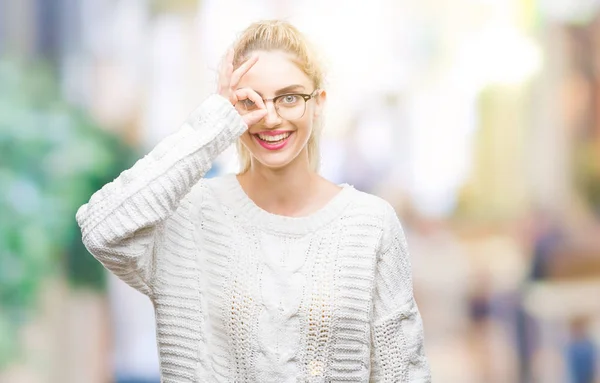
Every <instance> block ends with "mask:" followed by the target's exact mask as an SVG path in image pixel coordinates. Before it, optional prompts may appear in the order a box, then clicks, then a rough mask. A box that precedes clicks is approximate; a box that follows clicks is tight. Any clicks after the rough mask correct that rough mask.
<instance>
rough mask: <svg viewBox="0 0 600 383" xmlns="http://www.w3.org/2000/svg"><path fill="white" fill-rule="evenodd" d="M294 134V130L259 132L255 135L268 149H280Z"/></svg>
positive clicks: (261, 144)
mask: <svg viewBox="0 0 600 383" xmlns="http://www.w3.org/2000/svg"><path fill="white" fill-rule="evenodd" d="M292 134H293V132H282V133H278V134H264V133H257V134H254V135H253V136H254V138H255V139H256V141H257V142H258V143H259V144H260V146H262V147H263V148H265V149H268V150H279V149H281V148H283V147H284V146H285V145H286V144H287V143H288V141H289V138H290V136H291V135H292Z"/></svg>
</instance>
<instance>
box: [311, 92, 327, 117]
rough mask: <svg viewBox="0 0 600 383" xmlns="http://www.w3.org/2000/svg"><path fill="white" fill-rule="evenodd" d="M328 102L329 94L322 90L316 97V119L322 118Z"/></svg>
mask: <svg viewBox="0 0 600 383" xmlns="http://www.w3.org/2000/svg"><path fill="white" fill-rule="evenodd" d="M326 100H327V92H326V91H324V90H320V91H319V93H318V94H317V95H316V96H315V112H314V117H319V116H321V114H322V112H323V109H324V107H325V101H326Z"/></svg>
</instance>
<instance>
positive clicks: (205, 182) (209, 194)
mask: <svg viewBox="0 0 600 383" xmlns="http://www.w3.org/2000/svg"><path fill="white" fill-rule="evenodd" d="M232 177H235V175H233V174H222V175H218V176H213V177H209V178H201V179H200V180H199V181H198V182H197V183H196V184H195V185H194V186H193V187H192V190H191V191H190V193H189V195H188V197H187V198H188V199H189V200H190V202H192V204H194V205H200V204H206V203H210V202H211V201H215V202H216V201H218V200H220V199H221V197H224V196H226V195H230V194H232V193H234V192H235V185H234V184H233V182H232ZM215 198H216V199H215Z"/></svg>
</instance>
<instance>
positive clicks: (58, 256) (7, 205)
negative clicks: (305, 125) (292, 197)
mask: <svg viewBox="0 0 600 383" xmlns="http://www.w3.org/2000/svg"><path fill="white" fill-rule="evenodd" d="M261 18H285V19H287V20H289V21H291V22H293V23H295V24H296V25H297V26H298V27H299V28H300V29H301V30H302V31H304V32H305V33H306V34H307V35H308V36H309V38H311V39H312V40H313V41H314V42H315V43H316V44H317V46H318V48H319V49H320V51H321V53H322V55H323V60H324V62H325V64H326V67H327V69H328V72H329V77H328V79H329V80H328V88H327V90H328V92H329V98H328V100H329V103H328V115H327V123H326V129H325V136H324V144H323V170H322V172H323V174H324V175H325V176H326V177H328V178H330V179H331V180H333V181H335V182H347V183H350V184H353V185H354V186H355V187H356V188H358V189H360V190H364V191H367V192H370V193H375V194H377V195H380V196H382V197H383V198H385V199H387V200H388V201H390V202H391V203H392V204H393V205H394V206H395V207H396V208H397V211H398V214H399V216H400V218H401V220H402V222H403V225H404V227H405V230H406V233H407V236H408V243H409V247H410V250H411V259H412V265H413V270H414V283H415V295H416V299H417V302H418V304H419V307H420V310H421V314H422V316H423V319H424V324H425V341H426V352H427V355H428V357H429V360H430V363H431V367H432V372H433V377H434V382H440V383H454V382H457V383H488V382H489V383H496V382H498V383H500V382H501V383H512V382H516V383H529V382H541V383H553V382H557V383H591V382H600V378H599V377H600V374H599V373H598V372H599V367H598V361H599V358H600V357H599V355H598V351H597V349H598V346H599V345H600V223H599V221H600V1H598V0H448V1H439V0H419V1H417V0H369V1H364V0H362V1H359V0H356V1H348V0H346V1H341V0H326V1H324V0H320V1H317V0H303V1H289V0H277V1H275V0H255V1H240V0H85V1H83V0H82V1H78V0H0V382H2V383H46V382H47V383H55V382H60V383H96V382H97V383H110V382H116V383H125V382H130V383H142V382H145V383H152V382H156V383H158V382H159V377H158V361H157V356H156V346H155V330H154V323H153V320H154V317H153V311H152V307H151V304H150V302H149V301H148V300H147V299H146V298H145V297H143V296H141V295H140V294H138V293H137V292H135V291H134V290H132V289H130V288H129V287H127V286H126V285H124V284H122V283H121V282H119V281H118V280H116V279H115V278H113V277H111V276H110V275H108V273H106V272H105V271H104V269H102V267H101V265H100V264H99V263H98V262H96V261H95V260H94V259H93V257H92V256H91V255H90V254H89V253H87V251H86V250H85V248H84V247H83V245H82V244H81V235H80V232H79V230H78V227H77V225H76V222H75V212H76V210H77V208H78V207H79V206H80V205H81V204H83V203H85V202H86V201H87V200H88V199H89V197H90V196H91V194H92V193H93V192H94V191H96V190H98V189H99V188H100V187H101V186H102V185H103V184H105V183H107V182H109V181H111V180H112V179H114V178H115V177H116V176H117V175H118V174H119V173H120V172H121V171H122V170H124V169H126V168H128V167H129V166H131V165H132V164H133V162H134V161H135V160H136V159H137V158H140V157H141V156H142V155H143V154H145V153H147V152H148V151H149V150H150V149H151V148H152V147H153V146H154V145H155V144H156V143H157V142H158V141H159V140H160V139H161V138H163V137H165V136H166V135H168V134H169V133H171V132H174V131H175V130H176V129H178V127H179V125H180V124H181V123H182V122H183V121H184V120H185V118H186V117H187V115H188V114H189V113H190V112H191V111H192V110H193V109H194V108H195V107H196V106H197V105H198V104H199V103H200V102H201V101H202V100H203V99H204V98H205V97H207V96H208V95H209V94H211V93H212V92H213V91H214V90H215V80H216V68H217V65H218V62H219V60H220V58H221V56H222V54H223V53H224V51H225V50H226V48H227V47H228V45H229V44H230V43H231V42H232V41H233V39H234V38H235V36H236V35H237V33H239V32H241V31H242V30H243V29H244V28H245V27H246V26H247V25H248V24H249V23H250V22H252V21H254V20H257V19H261ZM233 171H236V159H235V152H234V151H233V149H232V150H229V151H227V152H225V153H224V154H223V155H222V156H221V157H219V159H218V161H217V162H216V163H215V166H214V167H213V169H212V170H211V172H210V173H209V175H208V176H215V175H219V174H223V173H228V172H233Z"/></svg>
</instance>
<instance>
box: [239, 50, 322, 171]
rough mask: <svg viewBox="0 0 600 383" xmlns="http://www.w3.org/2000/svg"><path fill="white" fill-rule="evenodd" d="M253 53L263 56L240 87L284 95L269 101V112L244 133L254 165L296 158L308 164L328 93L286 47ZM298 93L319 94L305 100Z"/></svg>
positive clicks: (279, 164) (283, 162)
mask: <svg viewBox="0 0 600 383" xmlns="http://www.w3.org/2000/svg"><path fill="white" fill-rule="evenodd" d="M253 54H256V55H258V56H259V59H258V62H257V63H256V64H254V66H253V67H252V68H251V69H250V70H249V71H248V72H247V73H246V74H245V75H244V76H243V77H242V79H241V81H240V83H239V87H240V88H250V89H252V90H254V91H255V92H257V93H258V94H259V96H261V97H262V98H263V100H271V99H273V98H275V97H278V96H283V97H279V98H278V99H277V100H275V101H265V106H266V108H267V115H266V116H265V117H264V118H263V119H262V120H261V121H259V122H258V123H257V124H255V125H253V126H251V127H250V128H249V129H248V131H247V132H245V133H244V134H243V135H242V137H241V140H242V143H243V145H244V146H245V147H246V148H247V149H248V150H249V151H250V153H251V154H252V157H253V159H252V161H253V166H256V165H259V166H260V165H262V166H265V167H267V168H271V169H281V168H283V167H285V166H288V165H289V164H291V163H292V162H295V161H306V165H307V166H308V151H307V143H308V139H309V138H310V136H311V133H312V130H313V122H314V121H315V117H317V116H318V115H319V113H320V112H321V109H322V106H323V102H324V99H325V93H324V92H322V91H318V92H315V90H316V89H315V88H314V86H313V83H312V81H311V79H310V78H309V77H308V76H307V75H306V74H305V73H304V72H303V71H302V70H301V69H300V68H299V67H298V66H297V65H296V64H295V63H294V62H293V61H292V60H293V58H294V57H293V56H292V55H290V54H288V53H285V52H282V51H257V52H253ZM298 94H305V95H311V94H312V95H315V97H314V98H310V99H309V100H307V101H306V102H305V101H304V99H303V98H302V97H301V96H298ZM276 104H277V105H276ZM303 105H305V109H304V113H302V110H303V108H304V107H303ZM237 108H238V110H240V109H241V108H240V106H238V107H237ZM278 110H279V112H278Z"/></svg>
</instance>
